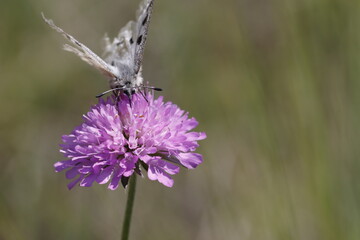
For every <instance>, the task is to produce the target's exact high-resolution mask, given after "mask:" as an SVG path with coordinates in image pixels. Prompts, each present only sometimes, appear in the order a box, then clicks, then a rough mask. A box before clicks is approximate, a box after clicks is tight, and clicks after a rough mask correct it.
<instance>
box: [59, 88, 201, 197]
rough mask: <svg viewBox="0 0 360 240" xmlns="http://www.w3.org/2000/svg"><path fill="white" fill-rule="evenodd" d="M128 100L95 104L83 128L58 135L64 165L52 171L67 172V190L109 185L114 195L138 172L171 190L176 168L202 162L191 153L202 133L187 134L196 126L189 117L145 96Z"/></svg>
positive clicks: (199, 157) (168, 104)
mask: <svg viewBox="0 0 360 240" xmlns="http://www.w3.org/2000/svg"><path fill="white" fill-rule="evenodd" d="M129 101H130V99H129V98H128V97H126V96H125V95H124V94H122V95H121V101H117V100H116V97H109V98H107V100H103V99H100V100H99V103H98V104H97V105H95V106H93V107H92V108H91V109H90V111H89V112H88V113H87V114H86V115H84V123H82V124H81V125H80V126H78V127H77V128H75V129H74V130H73V131H72V133H71V134H69V135H65V136H63V142H64V144H62V145H61V147H62V150H61V152H62V153H63V154H64V155H65V156H66V157H67V158H69V160H65V161H61V162H57V163H55V165H54V166H55V170H56V171H57V172H59V171H62V170H65V169H67V172H66V177H67V178H69V179H74V180H73V181H72V182H71V183H70V184H69V185H68V188H69V189H71V188H73V187H74V186H75V185H76V184H77V183H80V186H83V187H89V186H91V185H92V184H93V182H98V183H100V184H105V183H108V182H109V181H110V184H109V187H108V188H109V189H111V190H114V189H116V188H117V187H118V185H119V182H121V183H122V184H123V186H124V187H125V186H126V185H127V183H128V179H129V177H130V176H131V175H132V174H134V173H137V174H140V175H142V171H143V170H145V171H147V175H148V178H149V179H151V180H157V181H159V182H160V183H162V184H164V185H165V186H167V187H172V185H173V183H174V181H173V179H171V177H170V175H174V174H176V173H178V172H179V170H180V168H179V166H183V167H185V168H188V169H193V168H195V167H197V166H198V165H199V164H200V163H201V162H202V156H201V155H200V154H198V153H194V151H195V150H196V148H197V147H198V146H199V145H198V143H197V141H199V140H202V139H204V138H206V134H205V133H202V132H191V130H192V129H194V128H195V127H196V126H197V124H198V122H197V121H196V120H195V119H194V118H189V117H188V113H185V112H184V111H183V110H181V109H179V108H178V107H177V106H176V105H175V104H173V103H171V102H165V103H164V102H163V99H162V97H159V98H157V99H154V96H153V95H152V94H151V93H148V94H147V95H146V98H144V97H143V96H142V95H141V94H139V93H135V94H134V95H133V100H132V101H133V103H132V107H130V104H129ZM142 169H143V170H142ZM110 179H111V180H110Z"/></svg>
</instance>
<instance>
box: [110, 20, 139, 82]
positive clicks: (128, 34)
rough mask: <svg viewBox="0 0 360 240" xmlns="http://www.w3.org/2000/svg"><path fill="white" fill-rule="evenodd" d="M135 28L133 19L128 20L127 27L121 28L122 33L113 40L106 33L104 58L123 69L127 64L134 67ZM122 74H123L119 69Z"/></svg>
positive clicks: (130, 67) (131, 67)
mask: <svg viewBox="0 0 360 240" xmlns="http://www.w3.org/2000/svg"><path fill="white" fill-rule="evenodd" d="M134 28H135V23H134V22H133V21H130V22H128V24H126V26H125V27H123V28H122V29H121V30H120V33H119V34H118V36H117V37H115V38H114V40H113V41H112V42H111V41H110V39H109V37H108V36H107V35H105V38H104V42H105V51H104V59H105V61H106V62H107V63H108V64H110V65H111V66H115V67H117V68H119V69H121V68H122V67H123V66H127V67H128V69H133V65H134V54H133V51H132V45H133V44H132V43H131V42H132V40H131V39H132V36H133V32H134ZM119 72H120V73H119V74H120V75H121V74H122V73H121V71H119Z"/></svg>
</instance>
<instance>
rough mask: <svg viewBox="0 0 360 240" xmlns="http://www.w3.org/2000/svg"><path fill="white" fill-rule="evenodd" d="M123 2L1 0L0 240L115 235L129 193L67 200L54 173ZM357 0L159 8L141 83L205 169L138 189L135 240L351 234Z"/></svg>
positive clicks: (355, 198) (359, 208) (358, 195)
mask: <svg viewBox="0 0 360 240" xmlns="http://www.w3.org/2000/svg"><path fill="white" fill-rule="evenodd" d="M138 3H139V1H134V0H102V1H96V0H77V1H70V0H62V1H55V0H47V1H45V0H34V1H29V0H1V2H0V110H1V113H0V163H1V167H0V239H1V240H17V239H20V240H22V239H29V240H32V239H36V240H37V239H120V237H119V236H120V231H121V224H122V217H123V212H124V206H125V202H126V194H125V192H124V190H122V189H121V188H119V189H118V190H116V191H110V190H107V189H106V186H103V185H94V186H93V187H91V188H80V187H77V188H74V189H73V190H72V191H68V190H67V188H66V184H67V183H68V181H67V180H66V179H65V177H64V174H63V173H60V174H56V173H55V172H54V169H53V164H54V163H55V162H56V161H59V160H64V158H63V156H62V155H61V154H60V153H59V152H58V151H59V146H58V144H60V137H61V135H63V134H68V133H69V132H70V131H71V130H72V129H73V128H74V127H75V126H77V125H79V124H80V123H81V116H82V114H83V113H85V112H86V111H87V110H88V109H89V106H90V105H91V104H94V103H96V99H95V98H94V96H95V95H97V94H98V93H101V92H102V91H104V90H106V89H107V88H108V86H107V82H106V80H105V78H104V77H103V76H101V74H99V73H98V72H97V71H96V70H93V69H92V68H91V67H89V66H88V65H87V64H86V63H84V62H82V61H81V60H80V59H78V58H77V57H75V56H74V55H73V54H70V53H67V52H65V51H63V50H62V49H61V46H62V44H63V43H65V40H64V39H63V38H62V37H61V36H60V35H59V34H57V33H56V32H54V31H53V30H52V29H50V28H49V27H48V26H47V25H46V24H44V22H43V21H42V19H41V16H40V13H41V12H44V13H45V15H46V16H47V17H49V18H52V19H54V21H55V23H56V24H58V25H59V26H61V27H63V28H64V29H65V30H66V31H68V32H69V33H71V34H73V35H74V36H75V37H76V38H77V39H79V40H80V41H82V42H83V43H85V44H86V45H87V46H89V47H90V48H91V49H93V50H94V51H95V52H96V53H98V54H101V52H102V48H101V44H100V43H101V41H100V40H101V39H102V37H103V36H104V34H105V32H107V33H108V34H109V35H110V36H111V37H113V36H115V34H117V32H118V31H119V29H120V28H121V27H122V26H123V25H125V23H126V22H127V21H128V20H130V19H133V18H134V13H135V10H136V9H137V6H138ZM359 13H360V1H356V0H349V1H341V0H286V1H279V0H272V1H266V0H222V1H215V0H212V1H209V0H208V1H206V0H182V1H174V0H157V1H156V2H155V8H154V13H153V18H152V23H151V26H150V33H149V37H148V44H147V47H146V51H145V60H144V71H143V75H144V78H145V80H146V81H149V82H150V83H151V84H152V85H155V86H157V87H162V88H164V90H165V91H164V92H162V93H161V94H163V95H165V99H166V100H168V101H172V102H175V103H176V104H178V105H179V106H180V107H181V108H183V109H185V110H187V111H189V112H190V115H191V116H194V117H196V118H197V119H198V120H199V122H200V125H199V127H198V128H197V130H198V131H205V132H206V133H207V134H208V138H207V139H206V140H204V141H202V142H201V143H200V144H201V147H200V148H199V149H198V152H199V153H202V154H203V155H204V159H205V160H204V163H203V164H202V165H200V166H199V167H198V168H197V169H196V170H192V171H187V170H182V171H181V173H180V174H178V175H176V176H175V185H174V187H173V188H171V189H168V188H166V187H164V186H162V185H161V184H159V183H157V182H152V181H149V180H147V179H140V180H139V181H138V189H137V190H138V191H137V196H136V202H135V210H134V216H133V225H132V228H131V239H144V240H145V239H195V240H202V239H206V240H209V239H227V240H232V239H241V240H247V239H252V240H259V239H261V240H263V239H266V240H267V239H274V240H275V239H276V240H281V239H284V240H287V239H304V240H305V239H306V240H312V239H314V240H315V239H316V240H318V239H326V240H333V239H334V240H335V239H336V240H338V239H360V162H359V155H360V147H359V140H360V130H359V127H358V125H357V124H358V123H359V121H360V109H359V106H360V94H359V92H360V81H359V79H360V14H359Z"/></svg>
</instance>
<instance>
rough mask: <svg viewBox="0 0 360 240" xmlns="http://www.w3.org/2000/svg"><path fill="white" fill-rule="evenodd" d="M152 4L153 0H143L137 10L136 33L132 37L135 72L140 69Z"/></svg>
mask: <svg viewBox="0 0 360 240" xmlns="http://www.w3.org/2000/svg"><path fill="white" fill-rule="evenodd" d="M153 4H154V0H145V1H144V2H143V3H142V4H141V5H140V8H139V10H138V11H137V21H136V32H135V34H136V35H135V37H134V39H133V40H134V42H135V49H134V65H135V72H136V73H137V72H139V71H140V69H141V65H142V60H143V56H144V49H145V43H146V39H147V34H148V30H149V23H150V19H151V14H152V8H153Z"/></svg>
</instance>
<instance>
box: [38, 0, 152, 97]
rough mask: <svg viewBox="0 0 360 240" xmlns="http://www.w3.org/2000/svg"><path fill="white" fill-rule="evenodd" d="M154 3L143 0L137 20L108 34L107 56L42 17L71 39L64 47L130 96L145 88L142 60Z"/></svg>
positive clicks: (106, 39) (149, 0)
mask: <svg viewBox="0 0 360 240" xmlns="http://www.w3.org/2000/svg"><path fill="white" fill-rule="evenodd" d="M153 2H154V0H144V1H143V3H142V4H141V5H140V8H139V10H138V12H137V19H136V21H130V22H129V23H128V24H127V25H126V26H125V27H123V28H122V29H121V30H120V32H119V34H118V36H117V37H115V38H114V39H113V41H110V39H109V37H107V36H105V39H104V40H105V52H104V56H105V57H104V59H102V58H100V57H99V56H98V55H96V54H95V53H94V52H92V51H91V50H90V49H89V48H88V47H86V46H85V45H84V44H82V43H81V42H79V41H78V40H76V39H75V38H74V37H73V36H71V35H70V34H68V33H66V32H65V31H64V30H62V29H61V28H60V27H58V26H56V25H55V24H54V22H53V21H52V20H49V19H46V18H45V17H44V15H43V18H44V20H45V22H46V23H47V24H48V25H49V26H50V27H51V28H53V29H55V30H56V31H57V32H59V33H61V34H62V35H63V36H64V37H65V38H67V39H68V40H69V41H70V43H71V44H72V45H68V44H65V45H64V49H65V50H67V51H70V52H73V53H75V54H76V55H78V56H79V57H80V58H81V59H82V60H84V61H85V62H87V63H88V64H90V65H91V66H93V67H95V68H96V69H98V70H100V71H101V72H102V73H103V74H104V75H105V76H106V77H107V78H108V80H109V85H110V88H111V89H112V90H120V91H122V92H124V93H125V94H126V95H128V96H129V97H131V95H132V94H134V93H135V92H137V91H139V90H141V88H144V86H143V78H142V73H141V72H142V60H143V54H144V47H145V43H146V39H147V33H148V27H149V23H150V18H151V14H152V7H153ZM107 92H109V91H107Z"/></svg>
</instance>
